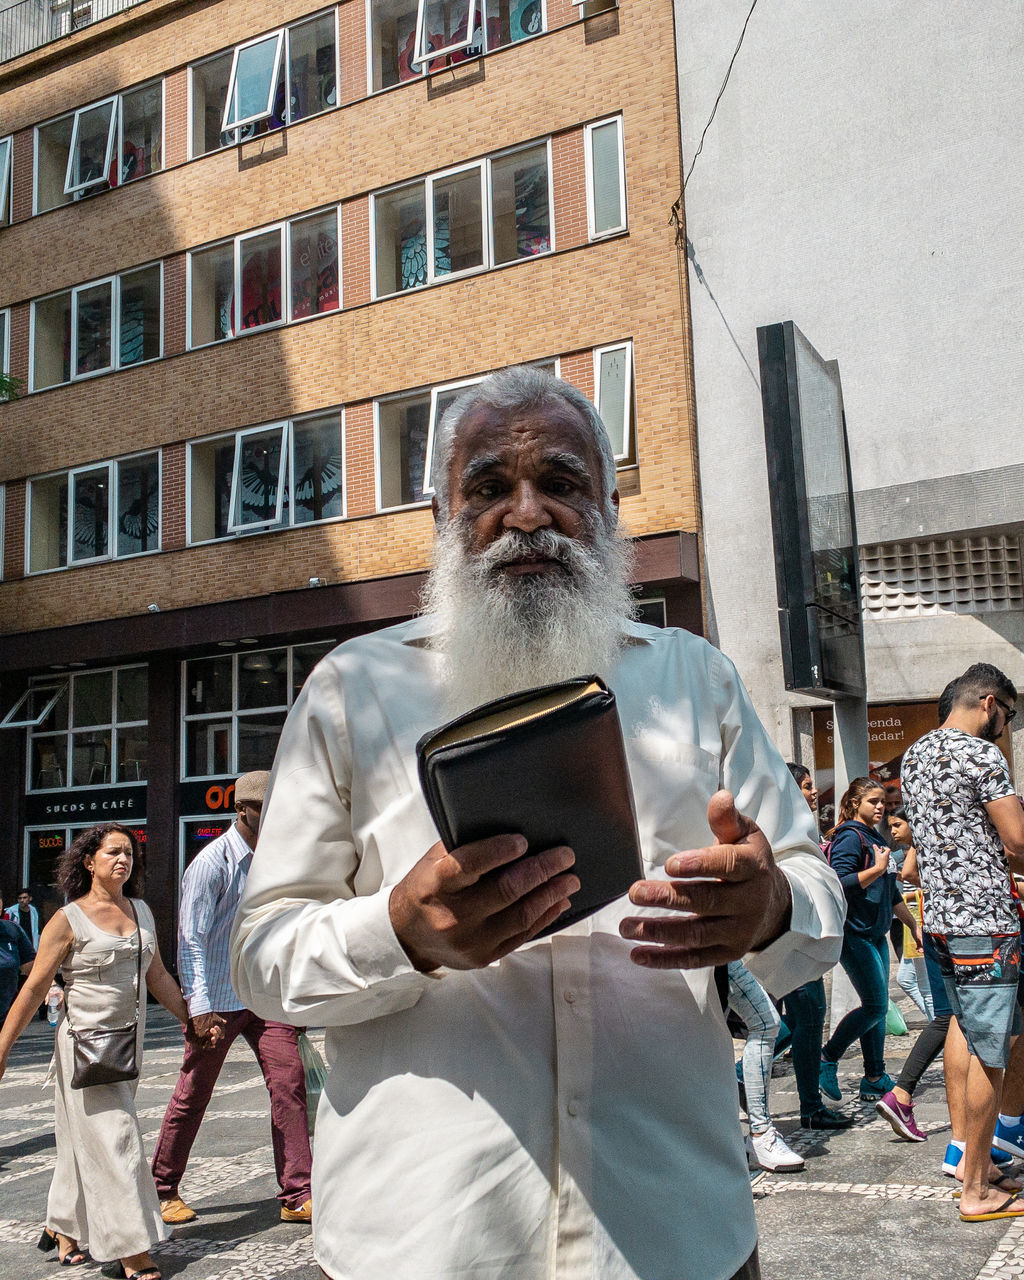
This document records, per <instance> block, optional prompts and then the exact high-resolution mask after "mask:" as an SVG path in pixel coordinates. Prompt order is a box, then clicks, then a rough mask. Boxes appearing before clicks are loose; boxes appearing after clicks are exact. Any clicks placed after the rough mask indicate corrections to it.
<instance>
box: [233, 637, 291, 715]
mask: <svg viewBox="0 0 1024 1280" xmlns="http://www.w3.org/2000/svg"><path fill="white" fill-rule="evenodd" d="M287 705H288V650H287V649H264V650H263V651H262V652H260V653H243V654H241V655H240V657H239V659H238V709H239V710H240V711H253V710H258V709H262V708H263V707H284V706H287Z"/></svg>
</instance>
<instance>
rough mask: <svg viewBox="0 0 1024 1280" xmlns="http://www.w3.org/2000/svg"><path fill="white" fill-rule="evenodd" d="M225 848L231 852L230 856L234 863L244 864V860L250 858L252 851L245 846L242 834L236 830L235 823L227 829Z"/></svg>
mask: <svg viewBox="0 0 1024 1280" xmlns="http://www.w3.org/2000/svg"><path fill="white" fill-rule="evenodd" d="M227 838H228V841H227V847H228V849H229V850H230V851H231V856H232V858H233V859H234V860H235V862H244V861H245V859H246V858H251V857H252V854H253V851H252V850H251V849H250V848H249V846H248V845H247V844H246V842H245V839H244V837H243V836H242V833H241V832H240V831H239V830H238V827H237V826H236V825H235V823H232V824H231V826H230V827H228V829H227Z"/></svg>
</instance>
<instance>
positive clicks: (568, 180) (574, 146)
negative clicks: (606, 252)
mask: <svg viewBox="0 0 1024 1280" xmlns="http://www.w3.org/2000/svg"><path fill="white" fill-rule="evenodd" d="M551 176H552V184H553V186H554V192H555V210H556V212H557V218H556V220H555V245H556V247H557V248H559V249H571V248H574V247H575V246H576V245H580V244H586V242H587V175H586V170H585V167H584V160H583V130H582V129H572V130H570V131H569V132H567V133H560V134H558V135H557V136H556V137H554V138H552V139H551Z"/></svg>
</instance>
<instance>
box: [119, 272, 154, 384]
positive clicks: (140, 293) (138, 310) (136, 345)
mask: <svg viewBox="0 0 1024 1280" xmlns="http://www.w3.org/2000/svg"><path fill="white" fill-rule="evenodd" d="M160 278H161V271H160V265H159V263H157V264H155V265H154V266H152V267H143V268H142V269H141V270H139V271H130V272H128V273H127V274H126V275H123V276H122V277H121V280H120V299H121V305H120V314H119V317H118V344H119V355H120V366H121V368H122V369H124V368H126V367H127V366H128V365H133V364H139V363H140V362H141V361H143V360H156V359H157V358H158V357H159V356H160V349H161V324H160V315H161V285H160Z"/></svg>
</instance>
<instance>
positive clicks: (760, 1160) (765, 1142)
mask: <svg viewBox="0 0 1024 1280" xmlns="http://www.w3.org/2000/svg"><path fill="white" fill-rule="evenodd" d="M747 1164H749V1165H751V1166H753V1167H756V1168H761V1169H768V1170H770V1171H771V1172H772V1173H778V1172H782V1173H794V1172H796V1170H797V1169H802V1168H803V1167H804V1161H803V1157H802V1156H798V1155H797V1153H796V1152H795V1151H794V1150H793V1149H792V1147H787V1146H786V1143H785V1141H784V1140H783V1137H782V1134H781V1133H779V1131H778V1129H776V1127H775V1126H774V1125H773V1124H772V1125H769V1126H768V1128H767V1129H765V1131H764V1133H752V1134H750V1135H749V1136H748V1138H747Z"/></svg>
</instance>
